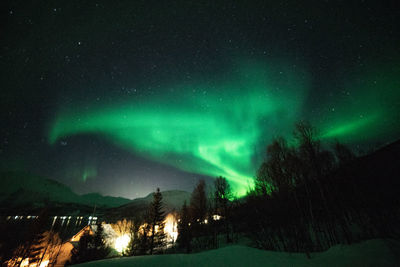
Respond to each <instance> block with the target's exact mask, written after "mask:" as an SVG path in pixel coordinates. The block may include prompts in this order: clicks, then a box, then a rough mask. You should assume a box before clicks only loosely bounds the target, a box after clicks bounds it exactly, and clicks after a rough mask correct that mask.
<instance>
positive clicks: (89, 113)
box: [49, 65, 394, 196]
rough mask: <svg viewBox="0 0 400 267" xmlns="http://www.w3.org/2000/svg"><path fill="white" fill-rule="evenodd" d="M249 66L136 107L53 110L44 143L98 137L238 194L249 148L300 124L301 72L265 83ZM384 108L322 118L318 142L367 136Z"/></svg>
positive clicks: (249, 174) (262, 69) (246, 182)
mask: <svg viewBox="0 0 400 267" xmlns="http://www.w3.org/2000/svg"><path fill="white" fill-rule="evenodd" d="M257 66H258V69H256V68H254V67H250V68H249V67H248V68H245V69H243V71H242V72H241V73H240V75H238V77H235V78H232V80H231V81H226V82H216V81H213V84H214V87H213V88H210V86H209V87H206V86H204V85H202V84H191V85H186V86H187V87H188V88H187V89H186V88H183V89H181V90H180V89H177V90H172V91H171V90H169V91H168V92H169V93H166V94H165V95H160V96H159V97H158V98H156V99H154V98H153V99H148V100H146V101H144V102H138V101H135V100H133V101H132V102H129V101H128V100H125V101H121V102H120V103H117V104H113V105H105V104H98V105H93V106H92V105H90V104H89V106H91V108H87V109H76V107H75V108H74V110H71V111H63V112H60V114H58V116H57V117H56V119H55V122H54V124H53V125H52V127H51V130H50V133H49V142H50V143H51V144H54V143H55V142H56V141H57V140H59V139H60V138H66V137H68V136H71V135H76V134H98V135H101V136H103V137H105V138H106V139H108V140H109V141H111V142H113V143H115V144H116V145H118V146H120V147H122V148H124V149H129V150H130V151H132V152H133V153H136V154H138V155H140V156H143V157H146V158H148V159H151V160H155V161H158V162H161V163H164V164H168V165H171V166H173V167H176V168H178V169H182V170H184V171H188V172H192V173H200V174H203V175H208V176H211V177H217V176H220V175H222V176H225V177H227V179H228V180H229V181H230V182H231V184H232V186H233V188H234V189H235V193H237V194H238V195H239V196H241V195H243V194H245V193H246V190H247V189H248V188H249V187H250V186H252V178H253V176H254V173H255V170H256V168H257V166H258V165H259V162H257V161H254V160H253V161H252V159H253V158H254V156H255V155H256V154H257V153H259V151H257V149H256V148H258V147H260V146H261V147H262V145H263V141H264V142H265V141H267V142H268V141H270V140H271V139H272V138H273V137H275V136H278V135H287V134H288V133H289V134H290V132H291V129H292V128H293V125H294V123H295V122H296V121H299V120H301V119H304V118H303V117H302V115H301V114H302V112H303V108H304V106H303V105H304V99H305V97H306V95H307V87H308V86H309V83H308V77H307V75H305V74H304V72H303V73H302V74H301V75H299V74H296V73H295V72H288V71H287V70H288V69H289V68H286V69H283V70H282V71H280V72H279V73H283V72H286V73H285V75H282V74H281V77H280V76H278V78H272V77H274V76H273V75H272V74H271V73H269V72H268V70H269V69H270V68H268V67H267V65H264V66H261V65H257ZM272 67H273V66H272ZM272 67H271V68H272ZM279 77H280V78H279ZM180 87H181V86H176V88H180ZM181 88H182V87H181ZM191 88H193V89H191ZM194 89H196V90H194ZM188 91H189V93H187V92H188ZM171 92H173V93H171ZM358 97H364V98H366V97H367V96H365V95H364V96H358ZM372 105H374V106H377V105H379V103H378V104H372ZM388 111H389V108H386V109H384V108H382V109H380V110H376V109H372V110H366V109H365V108H364V106H361V107H360V109H357V107H354V106H353V107H352V110H350V111H346V114H347V116H344V114H340V113H339V115H338V116H336V117H333V118H332V120H328V121H326V122H325V125H328V126H326V127H325V128H322V129H320V132H321V135H320V138H322V139H338V140H343V138H344V137H347V138H352V139H354V138H357V136H359V135H361V134H362V135H364V136H368V138H373V137H375V135H376V134H377V133H378V132H379V130H375V131H370V129H374V128H377V126H378V125H379V124H377V122H378V121H380V120H381V119H382V116H383V114H385V113H386V114H389V113H388ZM359 114H363V115H359ZM339 116H340V117H339ZM351 117H356V119H354V120H349V118H351ZM338 118H339V120H338ZM315 119H316V118H314V120H315ZM393 119H394V118H393ZM391 120H392V119H391ZM316 121H318V120H316ZM335 121H339V123H336V124H335ZM318 126H320V125H317V128H318ZM344 141H347V140H344Z"/></svg>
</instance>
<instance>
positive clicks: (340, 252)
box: [76, 239, 400, 267]
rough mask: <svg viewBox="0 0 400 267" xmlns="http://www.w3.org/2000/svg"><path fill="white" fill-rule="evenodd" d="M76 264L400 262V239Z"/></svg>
mask: <svg viewBox="0 0 400 267" xmlns="http://www.w3.org/2000/svg"><path fill="white" fill-rule="evenodd" d="M76 266H82V267H84V266H85V267H91V266H98V267H106V266H107V267H112V266H121V267H124V266H135V267H136V266H138V267H139V266H146V267H150V266H192V267H193V266H219V267H223V266H227V267H228V266H229V267H231V266H327V267H329V266H349V267H350V266H351V267H358V266H360V267H361V266H362V267H368V266H400V242H398V241H394V240H382V239H374V240H368V241H365V242H362V243H359V244H353V245H351V246H346V245H338V246H334V247H332V248H330V249H329V250H327V251H325V252H321V253H313V254H312V256H311V259H307V258H306V256H305V255H304V254H299V253H283V252H273V251H264V250H259V249H255V248H250V247H245V246H229V247H224V248H220V249H216V250H209V251H205V252H201V253H196V254H170V255H154V256H136V257H124V258H114V259H108V260H101V261H94V262H88V263H84V264H80V265H76Z"/></svg>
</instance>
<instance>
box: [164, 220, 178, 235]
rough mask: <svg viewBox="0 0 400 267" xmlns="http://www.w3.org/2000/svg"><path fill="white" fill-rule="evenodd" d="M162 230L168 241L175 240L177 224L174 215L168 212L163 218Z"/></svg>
mask: <svg viewBox="0 0 400 267" xmlns="http://www.w3.org/2000/svg"><path fill="white" fill-rule="evenodd" d="M164 231H165V233H166V234H167V238H168V241H170V242H175V241H176V239H177V238H178V224H177V221H176V218H175V216H174V215H172V214H168V215H167V217H166V218H165V226H164Z"/></svg>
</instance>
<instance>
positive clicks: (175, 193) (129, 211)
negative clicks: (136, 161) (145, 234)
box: [106, 190, 191, 219]
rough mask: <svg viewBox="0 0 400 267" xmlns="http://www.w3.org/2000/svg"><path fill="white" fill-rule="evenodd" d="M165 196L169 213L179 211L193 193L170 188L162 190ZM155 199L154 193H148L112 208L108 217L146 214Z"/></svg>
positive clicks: (164, 207) (164, 200) (164, 203)
mask: <svg viewBox="0 0 400 267" xmlns="http://www.w3.org/2000/svg"><path fill="white" fill-rule="evenodd" d="M161 193H162V196H163V200H162V203H163V210H164V211H165V212H166V213H168V212H172V211H174V210H175V211H178V210H180V209H181V208H182V205H183V203H184V202H185V201H186V202H187V203H189V202H190V196H191V194H190V193H189V192H186V191H181V190H169V191H164V192H161ZM152 201H153V193H150V194H148V195H147V196H146V197H144V198H137V199H134V200H132V201H131V202H130V203H128V204H125V205H122V206H120V207H117V208H111V209H109V210H108V212H107V215H106V216H107V217H109V218H111V219H118V218H123V217H135V216H138V215H142V214H144V212H145V211H146V210H147V208H148V206H149V205H150V203H151V202H152Z"/></svg>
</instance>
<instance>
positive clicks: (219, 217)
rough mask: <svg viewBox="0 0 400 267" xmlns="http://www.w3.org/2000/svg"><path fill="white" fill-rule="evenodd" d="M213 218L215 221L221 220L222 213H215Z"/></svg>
mask: <svg viewBox="0 0 400 267" xmlns="http://www.w3.org/2000/svg"><path fill="white" fill-rule="evenodd" d="M213 220H214V221H218V220H221V216H220V215H217V214H214V215H213Z"/></svg>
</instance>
